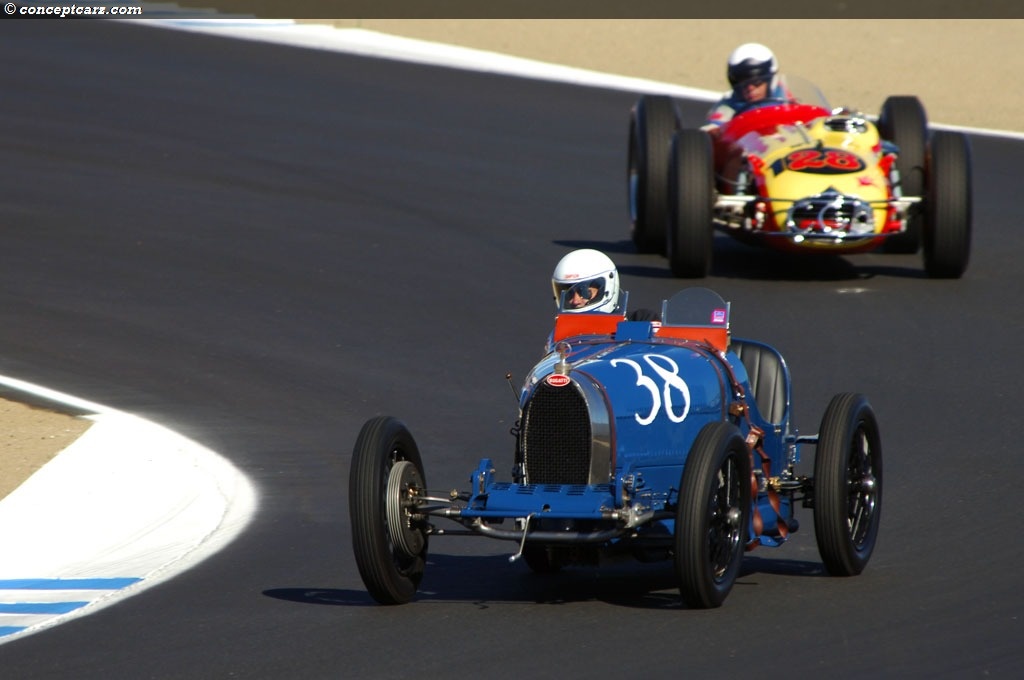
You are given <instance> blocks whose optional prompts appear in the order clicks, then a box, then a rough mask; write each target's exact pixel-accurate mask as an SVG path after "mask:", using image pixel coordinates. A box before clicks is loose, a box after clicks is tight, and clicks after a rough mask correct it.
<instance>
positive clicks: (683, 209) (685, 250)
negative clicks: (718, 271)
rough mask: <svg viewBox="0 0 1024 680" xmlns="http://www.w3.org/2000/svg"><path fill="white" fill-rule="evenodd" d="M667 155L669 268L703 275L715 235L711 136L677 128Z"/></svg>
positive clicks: (688, 276) (678, 272)
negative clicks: (713, 224) (668, 156)
mask: <svg viewBox="0 0 1024 680" xmlns="http://www.w3.org/2000/svg"><path fill="white" fill-rule="evenodd" d="M669 155H670V158H669V221H668V253H667V254H668V263H669V267H670V268H671V269H672V274H673V275H674V276H677V277H679V278H684V279H693V278H703V277H705V276H707V275H708V272H710V271H711V256H712V252H711V248H712V243H713V238H714V234H713V230H712V225H711V218H712V212H713V209H714V201H715V187H714V172H715V170H714V157H713V152H712V149H711V137H710V136H709V135H708V134H707V133H706V132H704V131H703V130H679V131H678V132H677V133H676V134H675V136H674V137H673V138H672V147H671V150H670V153H669Z"/></svg>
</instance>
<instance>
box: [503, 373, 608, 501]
mask: <svg viewBox="0 0 1024 680" xmlns="http://www.w3.org/2000/svg"><path fill="white" fill-rule="evenodd" d="M522 430H523V431H522V437H521V439H520V443H521V446H522V460H523V463H524V464H525V467H526V482H527V483H529V484H587V483H588V482H589V481H590V450H591V446H590V443H591V430H590V414H589V413H588V411H587V404H586V401H584V399H583V395H582V394H581V393H580V391H579V389H578V388H577V387H576V386H575V385H568V386H566V387H552V386H551V385H548V384H547V383H544V382H542V383H540V384H539V385H538V386H537V389H536V390H535V391H534V393H533V396H532V397H531V398H530V402H529V403H528V404H527V405H526V411H525V413H524V415H523V428H522Z"/></svg>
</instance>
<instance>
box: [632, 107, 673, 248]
mask: <svg viewBox="0 0 1024 680" xmlns="http://www.w3.org/2000/svg"><path fill="white" fill-rule="evenodd" d="M675 129H676V115H675V107H674V106H673V104H672V99H671V98H670V97H666V96H643V97H641V98H640V99H639V100H638V101H637V103H636V106H634V107H633V111H632V113H631V115H630V121H629V166H628V172H627V192H628V200H629V221H630V225H631V229H632V236H633V244H634V245H635V246H636V249H637V251H638V252H641V253H664V252H665V223H666V220H667V219H668V147H669V143H670V142H671V140H672V133H673V132H674V131H675Z"/></svg>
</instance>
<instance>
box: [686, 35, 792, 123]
mask: <svg viewBox="0 0 1024 680" xmlns="http://www.w3.org/2000/svg"><path fill="white" fill-rule="evenodd" d="M726 75H727V76H728V78H729V85H730V86H731V87H732V90H731V91H730V92H728V93H726V94H725V95H724V96H723V97H722V98H721V99H719V100H718V103H717V104H715V105H714V106H713V107H711V110H710V111H708V114H707V118H706V120H707V124H706V125H705V126H704V129H706V130H714V129H716V128H717V127H718V126H719V125H723V124H725V123H727V122H728V121H730V120H732V117H733V116H735V115H736V114H738V113H742V112H743V111H745V110H746V109H748V108H750V107H751V106H753V105H756V104H758V103H759V102H762V101H764V100H766V99H786V89H785V87H783V85H782V82H781V78H780V77H779V62H778V60H777V59H776V58H775V54H774V53H773V52H772V51H771V50H770V49H768V48H767V47H765V46H764V45H762V44H760V43H744V44H742V45H740V46H739V47H737V48H736V49H734V50H733V51H732V54H730V55H729V64H728V67H727V69H726Z"/></svg>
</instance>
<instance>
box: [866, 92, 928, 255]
mask: <svg viewBox="0 0 1024 680" xmlns="http://www.w3.org/2000/svg"><path fill="white" fill-rule="evenodd" d="M878 131H879V133H880V134H881V135H882V139H885V140H888V141H890V142H892V143H893V144H895V145H896V146H898V147H899V155H898V156H897V157H896V169H897V170H898V171H899V174H900V190H901V192H902V194H903V195H904V196H922V195H924V190H925V145H926V143H927V140H928V116H927V114H925V110H924V106H922V105H921V102H920V100H919V99H918V98H917V97H914V96H909V95H900V96H893V97H888V98H887V99H886V100H885V103H883V104H882V112H881V114H880V115H879V117H878ZM922 221H923V216H922V215H921V213H920V211H919V210H917V209H911V211H910V214H909V215H908V216H907V230H906V231H905V232H904V233H902V234H899V235H897V236H890V237H889V238H887V239H886V240H885V244H884V246H883V247H884V250H885V251H886V252H889V253H903V254H913V253H916V252H917V251H918V250H919V249H920V247H921V232H922V230H923V229H922Z"/></svg>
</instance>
